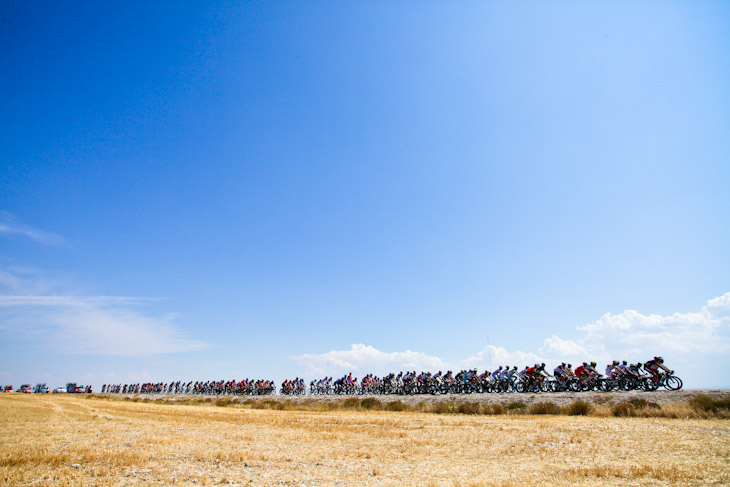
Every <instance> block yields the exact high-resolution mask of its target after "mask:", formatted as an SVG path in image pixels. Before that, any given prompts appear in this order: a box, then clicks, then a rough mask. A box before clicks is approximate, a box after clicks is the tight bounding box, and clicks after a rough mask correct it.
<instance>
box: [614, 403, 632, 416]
mask: <svg viewBox="0 0 730 487" xmlns="http://www.w3.org/2000/svg"><path fill="white" fill-rule="evenodd" d="M611 414H613V415H614V416H616V417H619V418H627V417H633V416H636V408H635V407H634V406H632V405H631V403H628V402H623V403H621V404H616V405H615V406H613V407H612V408H611Z"/></svg>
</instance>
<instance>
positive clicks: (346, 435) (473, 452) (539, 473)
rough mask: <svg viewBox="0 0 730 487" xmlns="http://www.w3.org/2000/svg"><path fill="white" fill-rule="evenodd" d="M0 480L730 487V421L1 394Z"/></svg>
mask: <svg viewBox="0 0 730 487" xmlns="http://www.w3.org/2000/svg"><path fill="white" fill-rule="evenodd" d="M0 426H1V427H2V430H1V431H2V442H1V443H0V483H2V485H34V486H46V485H213V484H234V485H272V486H273V485H290V486H293V485H297V486H314V485H323V486H335V485H342V486H347V485H372V486H401V485H426V486H464V487H467V486H470V487H471V486H474V487H476V486H501V487H507V486H514V487H522V486H528V485H539V486H552V485H555V486H563V485H580V486H598V485H602V486H603V485H615V486H629V485H642V486H643V485H682V486H686V485H697V486H700V485H701V486H706V485H730V421H729V420H727V419H667V418H651V417H649V418H641V417H630V418H625V417H621V418H617V417H613V416H608V417H595V416H552V415H539V416H536V415H532V416H521V415H513V414H511V415H465V414H425V413H414V412H391V411H279V410H271V409H251V408H245V407H238V406H237V407H216V406H215V405H190V404H188V405H171V404H156V403H147V402H131V401H116V400H103V399H101V398H86V397H83V396H71V395H69V396H67V395H40V394H39V395H20V394H6V395H0Z"/></svg>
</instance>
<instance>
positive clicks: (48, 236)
mask: <svg viewBox="0 0 730 487" xmlns="http://www.w3.org/2000/svg"><path fill="white" fill-rule="evenodd" d="M0 235H8V236H13V235H19V236H21V237H25V238H28V239H30V240H33V241H34V242H38V243H41V244H44V245H53V246H63V245H66V244H67V242H66V240H65V239H64V238H63V237H61V236H60V235H58V234H56V233H53V232H46V231H43V230H39V229H37V228H33V227H31V226H30V225H26V224H24V223H21V222H19V221H18V220H17V219H16V218H15V217H13V215H11V214H10V213H8V212H6V211H1V212H0Z"/></svg>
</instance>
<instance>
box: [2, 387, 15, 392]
mask: <svg viewBox="0 0 730 487" xmlns="http://www.w3.org/2000/svg"><path fill="white" fill-rule="evenodd" d="M3 392H13V386H5V387H3Z"/></svg>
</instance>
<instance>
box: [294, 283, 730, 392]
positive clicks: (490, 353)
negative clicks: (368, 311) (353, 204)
mask: <svg viewBox="0 0 730 487" xmlns="http://www.w3.org/2000/svg"><path fill="white" fill-rule="evenodd" d="M576 332H577V333H576V336H575V337H572V338H571V339H563V338H561V337H558V336H556V335H552V336H550V337H548V338H546V339H545V340H544V342H543V345H542V346H541V347H539V349H538V350H536V351H534V352H525V351H520V350H514V351H510V350H507V349H506V348H504V347H499V346H495V345H487V346H485V347H484V348H483V349H482V350H480V351H479V352H477V353H475V354H473V355H471V356H469V357H466V358H464V359H462V360H458V361H456V362H452V363H449V362H447V361H445V360H443V359H441V358H440V357H437V356H431V355H426V354H423V353H420V352H415V351H411V350H407V351H405V352H383V351H380V350H377V349H375V348H374V347H372V346H369V345H364V344H355V345H352V347H351V348H350V349H349V350H332V351H329V352H326V353H321V354H302V355H297V356H294V357H290V359H292V360H294V361H296V362H298V363H299V364H300V365H302V366H304V367H305V368H306V369H307V372H309V373H310V374H312V375H314V376H321V375H335V374H339V373H346V372H348V371H352V372H353V373H359V374H363V373H367V372H373V373H385V372H391V371H397V370H413V369H416V370H431V371H435V370H444V369H452V370H460V369H462V368H472V367H477V368H479V369H492V368H495V367H497V366H498V365H517V366H518V367H522V366H523V365H525V364H532V363H536V362H542V361H544V362H547V363H549V364H556V363H559V362H561V361H572V362H580V361H584V360H591V359H592V360H597V361H606V362H607V361H609V360H613V359H616V358H627V359H631V360H638V359H646V358H649V357H651V356H653V355H656V354H662V355H668V354H672V355H673V356H674V357H676V358H678V359H679V358H684V359H685V360H687V361H692V360H696V361H702V360H708V359H707V357H715V358H717V357H726V356H727V355H726V354H727V353H728V352H730V293H727V294H724V295H722V296H720V297H717V298H713V299H710V300H709V301H707V303H706V305H705V306H703V307H702V308H701V309H700V310H699V311H697V312H692V313H674V314H672V315H669V316H661V315H656V314H651V315H644V314H641V313H639V312H638V311H635V310H626V311H624V312H623V313H620V314H618V315H611V314H606V315H604V316H602V317H601V318H600V319H598V320H597V321H595V322H592V323H588V324H586V325H584V326H581V327H578V328H577V329H576ZM724 360H725V364H726V365H730V364H728V360H727V359H726V358H725V359H724ZM723 368H725V367H723ZM704 369H705V370H704V371H703V373H705V374H706V373H708V372H710V373H711V370H708V369H709V367H707V368H704ZM716 380H718V381H721V380H722V379H716Z"/></svg>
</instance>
